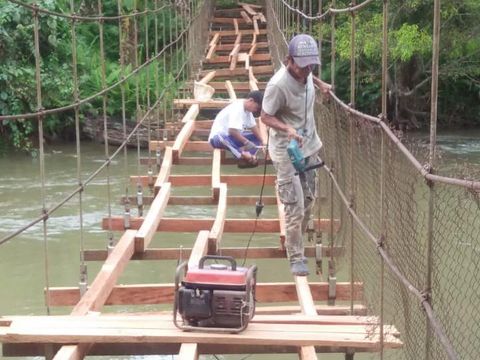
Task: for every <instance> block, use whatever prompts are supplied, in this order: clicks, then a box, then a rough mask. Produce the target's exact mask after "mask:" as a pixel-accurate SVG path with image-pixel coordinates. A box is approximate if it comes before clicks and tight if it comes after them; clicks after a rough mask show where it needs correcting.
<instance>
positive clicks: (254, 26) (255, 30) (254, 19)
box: [253, 16, 260, 35]
mask: <svg viewBox="0 0 480 360" xmlns="http://www.w3.org/2000/svg"><path fill="white" fill-rule="evenodd" d="M257 20H258V18H257V17H256V16H254V17H253V31H254V34H255V35H260V29H259V28H258V21H257Z"/></svg>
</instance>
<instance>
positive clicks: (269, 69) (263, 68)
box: [174, 45, 273, 105]
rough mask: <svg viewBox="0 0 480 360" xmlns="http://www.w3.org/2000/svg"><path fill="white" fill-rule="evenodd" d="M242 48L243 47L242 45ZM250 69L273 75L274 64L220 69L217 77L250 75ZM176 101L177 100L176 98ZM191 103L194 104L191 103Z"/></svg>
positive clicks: (202, 72) (260, 73)
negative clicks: (246, 68) (248, 67)
mask: <svg viewBox="0 0 480 360" xmlns="http://www.w3.org/2000/svg"><path fill="white" fill-rule="evenodd" d="M247 48H248V49H250V45H247ZM240 50H242V48H241V47H240ZM249 71H252V73H253V74H255V75H272V74H273V65H256V66H250V69H249V70H245V69H241V68H239V69H234V70H230V69H218V70H216V76H217V77H228V76H233V77H237V76H248V73H249ZM200 74H204V71H201V72H200ZM174 101H175V100H174ZM189 105H192V104H191V103H190V104H189Z"/></svg>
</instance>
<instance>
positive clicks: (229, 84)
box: [225, 80, 237, 100]
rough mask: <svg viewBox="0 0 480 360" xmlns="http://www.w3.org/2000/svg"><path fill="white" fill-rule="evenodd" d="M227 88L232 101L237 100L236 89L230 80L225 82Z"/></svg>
mask: <svg viewBox="0 0 480 360" xmlns="http://www.w3.org/2000/svg"><path fill="white" fill-rule="evenodd" d="M225 87H226V88H227V92H228V96H229V97H230V99H231V100H237V95H236V94H235V89H234V88H233V85H232V82H231V81H230V80H227V81H225Z"/></svg>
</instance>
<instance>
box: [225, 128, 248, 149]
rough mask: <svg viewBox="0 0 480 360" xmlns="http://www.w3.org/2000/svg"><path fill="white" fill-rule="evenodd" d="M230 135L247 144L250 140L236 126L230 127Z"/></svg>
mask: <svg viewBox="0 0 480 360" xmlns="http://www.w3.org/2000/svg"><path fill="white" fill-rule="evenodd" d="M228 135H230V136H231V137H233V138H234V139H235V140H237V141H238V142H240V143H242V144H244V145H245V143H246V142H247V141H248V139H247V138H246V137H245V136H243V135H242V132H241V131H240V130H238V129H234V128H229V129H228Z"/></svg>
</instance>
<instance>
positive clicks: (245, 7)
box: [239, 4, 257, 16]
mask: <svg viewBox="0 0 480 360" xmlns="http://www.w3.org/2000/svg"><path fill="white" fill-rule="evenodd" d="M239 5H240V6H241V7H242V8H243V9H244V10H245V11H246V12H247V13H248V14H249V15H251V16H254V15H257V12H256V11H255V10H253V9H252V6H251V5H250V4H239Z"/></svg>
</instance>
